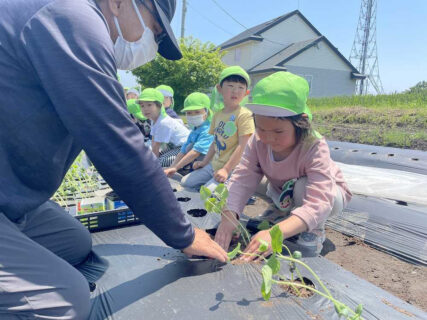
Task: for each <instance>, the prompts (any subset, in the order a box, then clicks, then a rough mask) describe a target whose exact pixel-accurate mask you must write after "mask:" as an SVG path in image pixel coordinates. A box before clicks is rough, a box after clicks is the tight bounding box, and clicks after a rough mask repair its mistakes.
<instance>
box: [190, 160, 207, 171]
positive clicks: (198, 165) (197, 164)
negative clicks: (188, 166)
mask: <svg viewBox="0 0 427 320" xmlns="http://www.w3.org/2000/svg"><path fill="white" fill-rule="evenodd" d="M204 166H205V164H204V163H203V161H194V163H193V170H197V169H200V168H203V167H204Z"/></svg>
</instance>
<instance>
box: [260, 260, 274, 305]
mask: <svg viewBox="0 0 427 320" xmlns="http://www.w3.org/2000/svg"><path fill="white" fill-rule="evenodd" d="M261 274H262V285H261V294H262V297H263V298H264V300H268V299H270V295H271V283H272V281H271V280H272V276H273V272H272V270H271V268H270V266H268V265H264V266H263V267H262V269H261Z"/></svg>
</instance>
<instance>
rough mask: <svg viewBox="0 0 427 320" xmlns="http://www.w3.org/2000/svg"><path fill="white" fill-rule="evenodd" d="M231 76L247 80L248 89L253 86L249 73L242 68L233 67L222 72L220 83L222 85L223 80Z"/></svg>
mask: <svg viewBox="0 0 427 320" xmlns="http://www.w3.org/2000/svg"><path fill="white" fill-rule="evenodd" d="M229 76H241V77H242V78H243V79H245V80H246V83H247V85H248V87H249V86H250V85H251V78H250V77H249V75H248V73H247V72H246V71H245V70H244V69H243V68H242V67H240V66H231V67H228V68H225V69H224V70H222V72H221V74H220V75H219V83H221V82H222V80H224V79H225V78H227V77H229Z"/></svg>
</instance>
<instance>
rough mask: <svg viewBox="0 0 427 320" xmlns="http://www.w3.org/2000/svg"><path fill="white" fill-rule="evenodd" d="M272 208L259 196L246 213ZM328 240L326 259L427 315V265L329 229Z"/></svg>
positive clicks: (326, 242) (324, 252) (327, 230)
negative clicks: (412, 261)
mask: <svg viewBox="0 0 427 320" xmlns="http://www.w3.org/2000/svg"><path fill="white" fill-rule="evenodd" d="M268 205H269V203H268V202H267V201H266V199H265V198H263V197H261V196H258V195H257V199H256V201H255V204H254V205H250V206H246V208H245V211H244V213H245V214H246V215H248V216H251V217H254V216H256V215H259V214H261V213H262V212H263V211H264V210H265V209H266V208H267V207H268ZM326 237H327V239H326V241H325V243H324V248H323V251H322V255H323V256H324V257H325V258H326V259H328V260H330V261H333V262H334V263H336V264H338V265H340V266H341V267H343V268H344V269H346V270H348V271H350V272H352V273H354V274H355V275H357V276H358V277H360V278H363V279H365V280H367V281H369V282H370V283H372V284H374V285H376V286H377V287H380V288H382V289H383V290H386V291H388V292H389V293H391V294H393V295H394V296H397V297H399V298H400V299H402V300H404V301H406V302H408V303H410V304H412V305H414V306H416V307H417V308H419V309H421V310H423V311H426V312H427V294H426V284H427V266H419V265H414V264H411V263H408V262H405V261H402V260H399V259H398V258H395V257H393V256H391V255H389V254H387V253H385V252H382V251H379V250H377V249H375V248H372V247H370V246H369V245H368V244H366V243H364V242H363V241H361V240H359V239H356V238H353V237H349V236H346V235H343V234H341V233H339V232H337V231H334V230H332V229H326ZM382 302H383V303H386V302H384V301H382ZM386 304H387V303H386Z"/></svg>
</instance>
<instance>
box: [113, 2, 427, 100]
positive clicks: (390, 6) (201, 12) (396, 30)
mask: <svg viewBox="0 0 427 320" xmlns="http://www.w3.org/2000/svg"><path fill="white" fill-rule="evenodd" d="M177 2H178V7H177V12H176V14H175V18H174V20H173V21H172V28H173V30H174V32H175V35H176V36H177V37H179V36H180V28H181V7H182V0H177ZM216 2H217V3H218V4H219V5H220V6H222V7H223V8H224V9H225V10H226V11H227V12H229V13H230V14H231V15H232V16H233V17H234V18H235V19H236V20H237V21H239V22H240V23H241V24H243V25H244V26H246V27H248V28H250V27H253V26H255V25H257V24H260V23H262V22H265V21H268V20H270V19H273V18H275V17H278V16H280V15H282V14H285V13H287V12H290V11H292V10H295V9H299V10H300V11H301V12H302V14H303V15H304V16H305V17H306V18H307V19H308V20H309V21H310V22H311V23H312V24H313V25H314V26H315V27H316V28H317V29H318V30H319V31H320V32H321V33H322V34H323V35H324V36H326V37H327V38H328V39H329V40H330V41H331V42H332V44H333V45H335V46H336V47H337V48H338V50H339V51H340V52H341V53H342V54H343V55H344V56H345V57H347V58H348V56H349V54H350V50H351V47H352V44H353V40H354V35H355V33H356V28H357V22H358V18H359V10H360V2H361V0H262V1H259V0H232V1H230V0H216ZM187 3H188V10H187V17H186V26H185V29H186V30H185V35H186V36H190V35H191V36H193V37H195V38H198V39H200V40H202V41H210V42H213V43H214V44H216V45H218V44H221V43H222V42H224V41H226V40H228V39H229V38H231V37H232V36H234V35H237V34H238V33H240V32H242V31H244V28H243V27H242V26H241V25H239V24H238V23H237V22H235V21H233V19H231V18H230V17H229V16H227V15H226V14H225V13H224V12H223V11H222V10H221V9H220V8H219V7H218V6H217V5H216V4H215V1H213V0H187ZM377 46H378V59H379V71H380V77H381V81H382V84H383V87H384V91H385V92H386V93H391V92H395V91H397V92H400V91H403V90H406V89H407V88H409V87H411V86H413V85H415V84H416V83H417V82H419V81H422V80H426V81H427V0H406V1H403V0H378V11H377ZM121 75H122V82H123V84H124V85H125V86H127V85H132V84H133V82H134V81H133V80H132V77H131V76H130V75H125V74H124V73H122V72H121Z"/></svg>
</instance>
